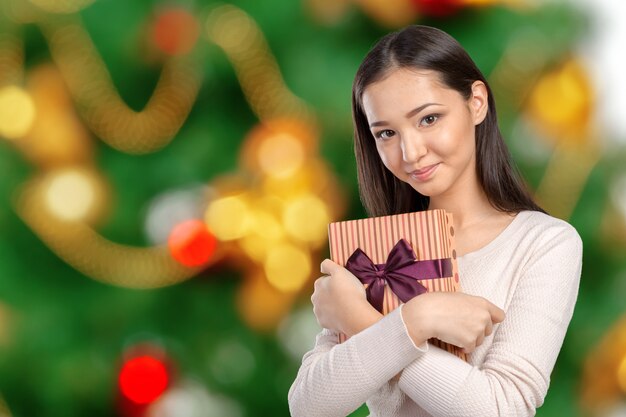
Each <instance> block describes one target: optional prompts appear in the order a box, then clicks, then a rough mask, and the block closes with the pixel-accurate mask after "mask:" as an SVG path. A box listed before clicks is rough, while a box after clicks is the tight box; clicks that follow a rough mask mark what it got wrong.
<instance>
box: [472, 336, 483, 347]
mask: <svg viewBox="0 0 626 417" xmlns="http://www.w3.org/2000/svg"><path fill="white" fill-rule="evenodd" d="M483 340H485V335H482V334H481V335H479V336H478V337H477V338H476V343H474V346H480V345H482V343H483Z"/></svg>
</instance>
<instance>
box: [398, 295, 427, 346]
mask: <svg viewBox="0 0 626 417" xmlns="http://www.w3.org/2000/svg"><path fill="white" fill-rule="evenodd" d="M427 296H428V293H426V294H422V295H420V296H417V297H414V298H412V299H411V300H409V301H408V302H406V303H405V304H404V306H403V307H402V320H403V321H404V324H405V326H406V328H407V331H408V333H409V336H410V337H411V339H412V340H413V343H414V344H415V346H421V345H422V344H423V343H424V342H426V341H428V339H430V338H431V337H434V331H433V328H432V326H431V323H430V316H429V314H427V311H426V310H427V309H426V304H427V301H428V300H427V298H428V297H427Z"/></svg>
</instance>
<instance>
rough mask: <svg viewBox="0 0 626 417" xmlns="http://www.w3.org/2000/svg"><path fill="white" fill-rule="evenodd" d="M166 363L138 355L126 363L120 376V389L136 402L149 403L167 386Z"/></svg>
mask: <svg viewBox="0 0 626 417" xmlns="http://www.w3.org/2000/svg"><path fill="white" fill-rule="evenodd" d="M168 381H169V376H168V374H167V369H166V367H165V365H164V364H163V363H162V362H160V361H159V360H157V359H155V358H153V357H151V356H147V355H146V356H138V357H136V358H133V359H130V360H128V361H127V362H126V363H124V366H123V367H122V370H121V371H120V376H119V385H120V391H121V392H122V394H123V395H124V396H125V397H126V398H128V399H129V400H131V401H132V402H134V403H136V404H149V403H151V402H153V401H154V400H156V399H157V398H159V397H160V396H161V394H163V392H164V391H165V389H166V388H167V384H168Z"/></svg>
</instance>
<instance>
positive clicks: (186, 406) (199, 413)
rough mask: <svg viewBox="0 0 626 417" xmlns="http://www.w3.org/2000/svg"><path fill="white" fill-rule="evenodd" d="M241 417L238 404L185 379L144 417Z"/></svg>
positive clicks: (168, 391) (152, 406) (196, 382)
mask: <svg viewBox="0 0 626 417" xmlns="http://www.w3.org/2000/svg"><path fill="white" fill-rule="evenodd" d="M208 416H216V417H217V416H219V417H243V416H244V412H243V409H242V407H241V405H239V403H238V402H237V401H235V400H233V399H231V398H229V397H227V396H225V395H222V394H218V393H213V392H209V391H208V390H207V389H206V388H205V386H204V384H203V383H202V382H200V381H196V380H193V379H189V378H188V379H185V380H183V381H181V382H180V383H178V384H176V385H174V386H172V387H171V388H170V389H168V390H167V391H166V392H165V393H164V394H163V395H162V396H161V398H159V399H158V400H157V401H155V402H154V404H151V405H150V407H149V409H148V411H147V412H146V417H208Z"/></svg>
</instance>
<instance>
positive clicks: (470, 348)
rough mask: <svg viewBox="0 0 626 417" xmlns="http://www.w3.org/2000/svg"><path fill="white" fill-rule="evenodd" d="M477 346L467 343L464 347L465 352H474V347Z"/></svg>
mask: <svg viewBox="0 0 626 417" xmlns="http://www.w3.org/2000/svg"><path fill="white" fill-rule="evenodd" d="M475 348H476V346H475V345H472V344H470V345H467V346H466V347H464V348H463V352H464V353H472V352H473V351H474V349H475Z"/></svg>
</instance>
